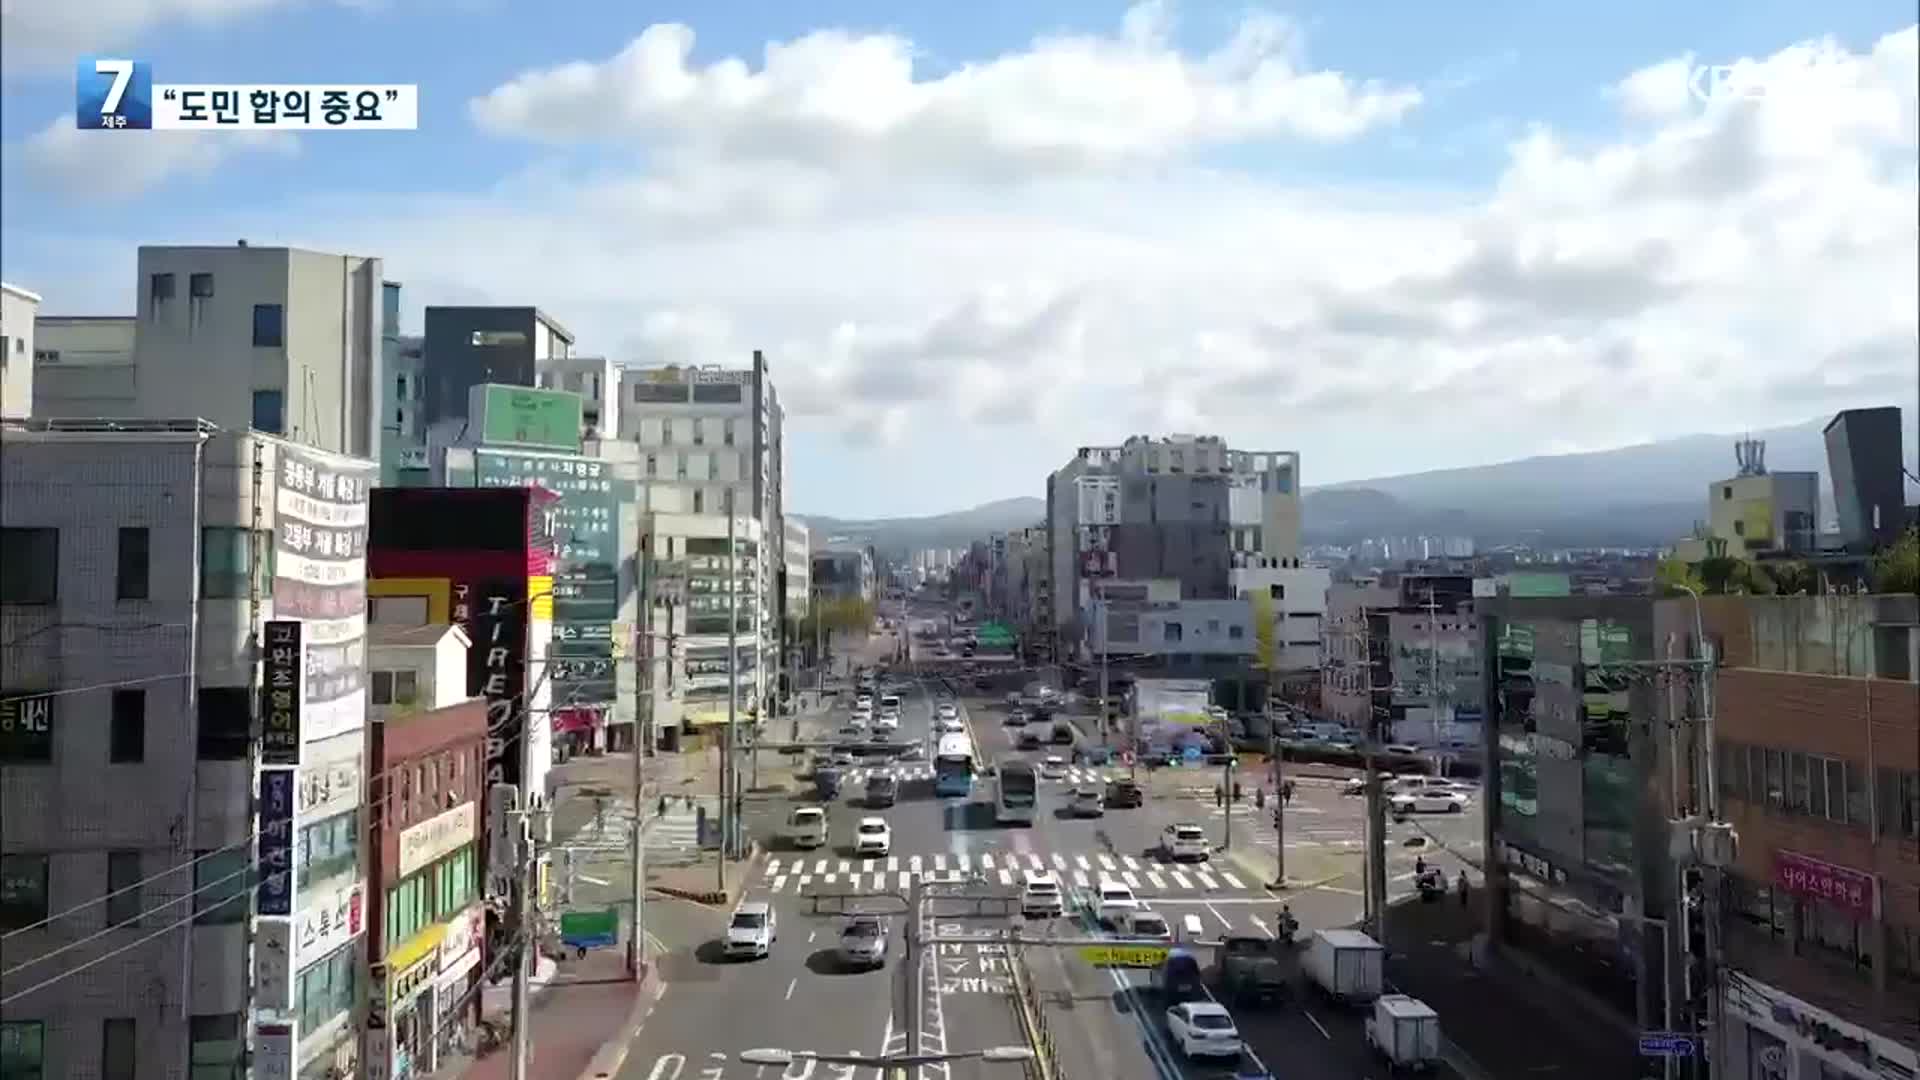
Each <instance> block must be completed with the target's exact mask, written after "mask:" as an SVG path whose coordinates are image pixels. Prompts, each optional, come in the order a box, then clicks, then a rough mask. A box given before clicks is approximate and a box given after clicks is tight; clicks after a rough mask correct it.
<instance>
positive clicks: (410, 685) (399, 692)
mask: <svg viewBox="0 0 1920 1080" xmlns="http://www.w3.org/2000/svg"><path fill="white" fill-rule="evenodd" d="M419 678H420V677H419V675H418V674H417V673H416V672H413V671H408V670H399V671H376V672H374V673H373V703H374V704H375V705H412V704H414V703H415V702H417V701H418V700H420V687H419Z"/></svg>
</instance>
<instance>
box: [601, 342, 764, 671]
mask: <svg viewBox="0 0 1920 1080" xmlns="http://www.w3.org/2000/svg"><path fill="white" fill-rule="evenodd" d="M619 396H620V406H619V416H618V422H619V427H618V429H617V430H618V431H619V438H620V441H621V442H625V443H629V444H633V445H635V446H636V448H637V450H638V452H639V454H640V476H639V479H638V481H637V482H636V483H637V488H638V491H639V493H640V498H641V505H642V508H643V510H644V511H645V512H646V513H651V514H656V515H667V516H672V517H678V516H690V517H696V518H698V517H711V518H713V519H715V520H718V521H720V522H721V523H722V524H724V523H725V520H726V514H727V512H728V507H729V501H728V500H729V499H731V500H732V501H731V506H732V508H733V510H734V512H735V513H737V514H739V515H741V516H742V517H747V518H751V519H752V520H753V521H754V522H755V532H754V537H753V540H752V543H753V545H754V551H755V555H754V561H753V566H752V572H753V589H752V595H753V596H754V597H755V598H757V599H756V602H757V603H758V604H759V605H760V608H759V610H757V611H756V612H755V613H754V618H755V622H754V633H755V639H754V640H753V641H752V642H750V644H751V645H752V646H753V647H754V648H755V650H756V656H757V661H756V663H755V666H754V671H755V673H756V676H755V677H756V698H757V700H759V701H760V702H762V703H764V704H766V705H768V706H771V704H772V700H773V697H774V694H775V692H776V690H777V688H778V685H779V671H780V664H781V657H780V627H781V625H782V622H783V620H784V616H785V609H786V597H785V595H784V594H783V593H782V592H781V591H780V589H779V587H778V585H779V580H780V572H781V571H782V570H783V569H784V568H785V566H786V554H785V552H784V548H785V538H786V510H785V497H784V494H783V492H784V490H785V475H786V472H785V470H786V466H785V460H786V452H785V434H784V429H785V414H784V412H783V410H782V409H781V407H780V399H779V395H778V394H777V393H776V392H775V390H774V385H773V377H772V375H771V372H770V370H769V368H768V364H767V361H766V358H765V357H763V356H762V355H761V354H760V353H759V352H758V351H757V350H756V351H755V353H754V357H753V365H752V366H751V367H749V368H744V369H742V368H723V367H719V366H707V367H699V368H694V367H677V366H667V367H654V368H626V369H623V370H622V371H621V375H620V395H619ZM762 537H764V538H766V542H764V543H763V542H762V540H761V538H762Z"/></svg>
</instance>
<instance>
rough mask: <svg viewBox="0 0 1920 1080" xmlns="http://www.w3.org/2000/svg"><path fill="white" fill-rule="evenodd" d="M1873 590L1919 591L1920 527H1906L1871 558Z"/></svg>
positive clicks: (1892, 591) (1893, 591) (1886, 591)
mask: <svg viewBox="0 0 1920 1080" xmlns="http://www.w3.org/2000/svg"><path fill="white" fill-rule="evenodd" d="M1873 591H1874V592H1881V593H1916V592H1920V528H1915V529H1908V530H1907V531H1906V532H1904V533H1902V534H1901V535H1900V539H1899V540H1898V541H1896V542H1895V543H1894V545H1893V546H1892V547H1890V548H1888V549H1887V550H1886V551H1884V552H1881V553H1880V554H1879V555H1878V556H1875V558H1874V560H1873Z"/></svg>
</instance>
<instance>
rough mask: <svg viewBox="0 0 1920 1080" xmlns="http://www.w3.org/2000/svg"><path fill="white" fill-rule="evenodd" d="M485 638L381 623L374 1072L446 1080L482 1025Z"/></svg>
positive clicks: (373, 655)
mask: <svg viewBox="0 0 1920 1080" xmlns="http://www.w3.org/2000/svg"><path fill="white" fill-rule="evenodd" d="M382 614H383V615H384V616H385V617H386V618H387V619H389V620H392V619H396V618H399V617H400V616H402V615H406V614H409V613H407V612H405V611H403V610H402V606H400V605H391V606H388V607H387V608H386V610H385V611H383V612H382ZM435 614H449V613H444V612H440V613H435ZM471 644H472V643H471V642H470V641H469V640H468V638H467V635H466V632H465V631H463V630H461V629H460V628H459V627H457V626H452V625H449V624H446V623H435V622H421V623H417V624H416V623H414V622H413V620H412V619H411V618H406V619H402V620H401V621H399V622H392V621H389V622H381V623H375V624H374V625H373V626H372V627H371V628H370V630H369V649H368V667H369V668H370V671H371V675H372V681H373V686H372V691H373V694H372V707H371V709H370V710H369V711H370V714H371V717H372V720H373V724H372V726H371V740H370V744H369V756H368V761H369V762H370V764H371V766H372V775H373V776H374V778H375V779H374V780H373V782H372V784H371V785H370V786H369V789H368V792H367V803H368V805H369V806H370V807H377V808H378V809H377V811H376V812H375V813H373V814H372V815H371V818H372V820H371V823H370V824H369V826H368V830H367V849H368V853H369V858H368V872H369V873H368V877H369V882H368V904H367V914H368V917H367V935H366V943H367V948H366V953H367V970H368V979H367V991H366V998H367V1015H368V1018H369V1020H370V1021H378V1022H377V1023H376V1022H369V1023H368V1024H366V1025H365V1029H366V1043H365V1047H364V1049H363V1053H364V1055H365V1056H364V1059H363V1060H365V1061H367V1062H368V1063H369V1064H370V1066H371V1068H369V1070H368V1072H369V1074H370V1075H377V1076H404V1075H416V1076H425V1075H430V1074H432V1072H433V1071H434V1069H435V1068H436V1067H437V1066H438V1065H439V1059H440V1058H441V1056H442V1055H444V1054H447V1053H450V1052H451V1051H452V1049H453V1045H454V1043H455V1042H456V1041H458V1040H459V1039H460V1038H461V1036H462V1034H463V1027H464V1028H466V1029H467V1030H470V1025H471V1024H472V1023H474V1022H476V1021H478V1019H479V1013H480V996H481V995H480V989H481V972H482V971H484V970H485V967H484V964H483V960H484V958H485V952H486V929H487V917H486V909H485V907H484V906H483V905H482V902H481V898H482V895H483V890H482V885H483V878H484V874H483V873H482V863H481V846H482V845H481V827H480V820H481V814H482V812H483V808H484V804H485V799H486V783H485V779H484V777H485V772H486V753H487V748H486V742H487V704H486V702H485V701H484V700H482V699H480V698H478V697H474V696H472V695H469V694H468V693H467V667H468V662H469V661H468V656H469V649H470V647H471Z"/></svg>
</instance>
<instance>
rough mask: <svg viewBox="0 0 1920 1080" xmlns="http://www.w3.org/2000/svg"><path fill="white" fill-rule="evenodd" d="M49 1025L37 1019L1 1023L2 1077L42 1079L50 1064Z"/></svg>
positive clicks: (0, 1051) (0, 1069)
mask: <svg viewBox="0 0 1920 1080" xmlns="http://www.w3.org/2000/svg"><path fill="white" fill-rule="evenodd" d="M46 1038H47V1035H46V1027H45V1026H44V1025H43V1024H41V1023H40V1021H38V1020H8V1021H5V1022H0V1076H4V1077H6V1078H7V1080H15V1078H16V1077H17V1078H18V1080H41V1078H42V1077H44V1076H45V1075H46V1073H45V1072H44V1071H43V1070H45V1069H46V1067H47V1044H46Z"/></svg>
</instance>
